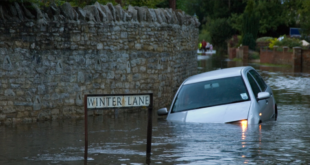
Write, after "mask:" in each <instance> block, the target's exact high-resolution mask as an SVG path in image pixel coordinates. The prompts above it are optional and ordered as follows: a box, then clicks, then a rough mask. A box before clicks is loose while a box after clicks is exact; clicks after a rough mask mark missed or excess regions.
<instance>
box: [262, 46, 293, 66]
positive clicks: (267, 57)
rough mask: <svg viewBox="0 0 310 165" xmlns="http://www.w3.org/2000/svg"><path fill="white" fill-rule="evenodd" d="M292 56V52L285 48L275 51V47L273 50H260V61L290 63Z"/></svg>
mask: <svg viewBox="0 0 310 165" xmlns="http://www.w3.org/2000/svg"><path fill="white" fill-rule="evenodd" d="M292 56H293V53H292V52H288V50H287V49H284V51H276V48H274V49H273V50H268V49H261V50H260V62H261V63H270V64H283V65H292V58H293V57H292Z"/></svg>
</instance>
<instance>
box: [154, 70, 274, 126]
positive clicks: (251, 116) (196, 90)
mask: <svg viewBox="0 0 310 165" xmlns="http://www.w3.org/2000/svg"><path fill="white" fill-rule="evenodd" d="M157 114H158V115H168V116H167V120H168V121H180V122H199V123H243V124H244V123H246V124H259V123H261V122H264V121H268V120H277V114H278V112H277V105H276V101H275V99H274V96H273V93H272V90H271V88H270V87H269V86H268V85H267V84H266V83H265V81H264V80H263V79H262V77H261V76H260V75H259V74H258V73H257V72H256V71H255V69H254V68H253V67H250V66H246V67H234V68H227V69H220V70H215V71H210V72H205V73H201V74H198V75H194V76H191V77H189V78H187V79H186V80H185V81H184V82H183V83H182V84H181V86H180V87H179V89H178V91H177V93H176V94H175V96H174V99H173V102H172V104H171V107H170V110H169V111H168V110H167V108H161V109H159V110H158V112H157Z"/></svg>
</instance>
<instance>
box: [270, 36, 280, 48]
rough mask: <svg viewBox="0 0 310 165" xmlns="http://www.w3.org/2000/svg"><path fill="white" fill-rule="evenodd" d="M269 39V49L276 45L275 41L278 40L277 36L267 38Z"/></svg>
mask: <svg viewBox="0 0 310 165" xmlns="http://www.w3.org/2000/svg"><path fill="white" fill-rule="evenodd" d="M269 41H270V43H269V46H268V47H269V48H270V49H272V48H273V46H275V45H276V42H277V41H278V39H277V38H271V39H269Z"/></svg>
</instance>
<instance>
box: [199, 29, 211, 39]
mask: <svg viewBox="0 0 310 165" xmlns="http://www.w3.org/2000/svg"><path fill="white" fill-rule="evenodd" d="M198 40H199V41H202V40H206V41H211V36H210V32H209V31H208V30H207V27H206V25H203V27H202V29H201V30H200V32H199V39H198Z"/></svg>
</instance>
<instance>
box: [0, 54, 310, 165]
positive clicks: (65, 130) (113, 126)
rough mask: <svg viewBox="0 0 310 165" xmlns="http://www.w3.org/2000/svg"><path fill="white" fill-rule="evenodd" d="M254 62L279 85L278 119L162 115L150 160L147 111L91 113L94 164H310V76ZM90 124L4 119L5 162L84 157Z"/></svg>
mask: <svg viewBox="0 0 310 165" xmlns="http://www.w3.org/2000/svg"><path fill="white" fill-rule="evenodd" d="M235 63H236V64H237V65H244V64H240V63H238V62H235ZM198 64H201V65H200V67H201V69H200V71H201V72H204V71H207V70H214V69H219V68H221V67H231V66H232V62H227V61H225V60H222V58H218V57H214V58H213V57H210V58H209V59H207V60H205V61H203V60H201V61H199V62H198ZM203 65H205V66H203ZM250 65H252V66H253V67H254V68H256V69H257V70H258V71H259V72H260V73H261V74H262V76H263V78H264V79H265V80H266V81H267V83H268V84H269V85H270V86H271V87H272V88H273V92H274V95H275V98H276V101H277V104H278V113H279V114H278V121H270V122H265V123H262V124H260V125H242V124H241V125H234V124H208V123H204V124H199V123H177V122H176V123H174V122H167V121H166V120H164V119H162V118H157V117H156V116H154V119H153V138H152V154H151V156H150V159H149V160H147V157H146V155H145V151H146V130H147V115H146V113H145V112H136V113H125V114H119V116H117V117H114V115H111V116H109V115H106V116H99V117H95V118H91V117H90V118H89V119H88V120H89V127H88V128H89V155H88V158H89V160H88V162H87V164H89V165H93V164H94V165H95V164H108V165H110V164H145V163H146V161H149V162H150V163H149V164H164V165H174V164H187V165H197V164H310V152H309V148H310V124H309V121H310V93H309V91H310V90H309V89H308V88H309V86H310V75H309V74H308V73H299V74H296V73H292V72H291V71H276V70H271V71H270V70H267V69H266V68H264V69H261V68H260V66H259V65H254V64H250ZM83 124H84V121H83V120H76V121H73V120H71V119H70V120H56V121H49V122H40V123H32V124H26V125H16V126H0V164H1V165H2V164H4V165H15V164H25V165H26V164H31V165H42V164H66V165H76V164H83V163H84V160H83V154H84V153H83V152H84V133H83V130H84V125H83ZM147 164H148V162H147Z"/></svg>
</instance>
